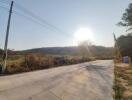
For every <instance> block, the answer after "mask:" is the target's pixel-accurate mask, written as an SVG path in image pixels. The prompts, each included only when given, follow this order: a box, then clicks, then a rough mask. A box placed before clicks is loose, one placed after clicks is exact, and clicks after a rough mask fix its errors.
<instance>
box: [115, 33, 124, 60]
mask: <svg viewBox="0 0 132 100" xmlns="http://www.w3.org/2000/svg"><path fill="white" fill-rule="evenodd" d="M113 37H114V41H115V58H116V60H119V61H121V58H122V56H121V52H120V48H119V45H118V44H117V39H116V36H115V34H114V33H113Z"/></svg>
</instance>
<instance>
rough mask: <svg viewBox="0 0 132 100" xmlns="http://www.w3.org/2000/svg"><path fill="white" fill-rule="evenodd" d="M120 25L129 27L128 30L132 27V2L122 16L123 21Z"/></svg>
mask: <svg viewBox="0 0 132 100" xmlns="http://www.w3.org/2000/svg"><path fill="white" fill-rule="evenodd" d="M118 25H120V26H124V27H128V29H127V30H131V29H132V3H130V4H129V6H128V8H127V9H126V10H125V12H124V13H123V16H122V21H121V22H119V23H118Z"/></svg>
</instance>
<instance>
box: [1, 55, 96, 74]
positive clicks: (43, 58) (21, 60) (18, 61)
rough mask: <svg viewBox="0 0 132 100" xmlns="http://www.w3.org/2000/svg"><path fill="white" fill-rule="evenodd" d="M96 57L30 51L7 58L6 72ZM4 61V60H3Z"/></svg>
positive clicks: (70, 62)
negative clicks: (44, 53)
mask: <svg viewBox="0 0 132 100" xmlns="http://www.w3.org/2000/svg"><path fill="white" fill-rule="evenodd" d="M91 60H94V59H90V58H86V57H81V56H58V55H43V54H40V53H29V54H26V55H13V56H10V57H9V58H8V60H7V69H6V72H5V74H14V73H20V72H28V71H33V70H40V69H48V68H53V67H58V66H62V65H71V64H77V63H82V62H87V61H91ZM1 63H2V61H1Z"/></svg>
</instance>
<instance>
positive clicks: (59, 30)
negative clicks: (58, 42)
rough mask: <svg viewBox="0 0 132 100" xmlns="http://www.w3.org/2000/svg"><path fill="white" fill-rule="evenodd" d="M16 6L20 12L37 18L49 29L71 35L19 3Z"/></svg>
mask: <svg viewBox="0 0 132 100" xmlns="http://www.w3.org/2000/svg"><path fill="white" fill-rule="evenodd" d="M15 4H16V7H17V8H18V9H20V10H21V11H23V12H24V13H26V14H28V15H29V16H31V17H33V18H35V19H36V20H38V21H40V22H42V23H44V24H46V25H47V26H49V27H51V28H53V29H55V30H56V31H58V32H61V33H65V34H67V35H69V34H68V33H67V32H64V31H63V30H61V29H59V28H58V27H56V26H54V25H52V24H50V23H48V22H47V21H46V20H44V19H42V18H41V17H40V16H38V15H36V14H34V13H33V12H31V11H29V10H27V9H26V8H24V7H22V6H21V5H20V4H17V3H15Z"/></svg>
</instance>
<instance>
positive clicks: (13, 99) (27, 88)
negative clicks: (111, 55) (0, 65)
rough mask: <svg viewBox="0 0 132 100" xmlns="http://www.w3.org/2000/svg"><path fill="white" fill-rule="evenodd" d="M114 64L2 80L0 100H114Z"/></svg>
mask: <svg viewBox="0 0 132 100" xmlns="http://www.w3.org/2000/svg"><path fill="white" fill-rule="evenodd" d="M112 84H113V61H112V60H99V61H93V62H88V63H82V64H76V65H70V66H62V67H58V68H52V69H48V70H41V71H35V72H29V73H23V74H17V75H11V76H2V77H0V100H113V99H112Z"/></svg>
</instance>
